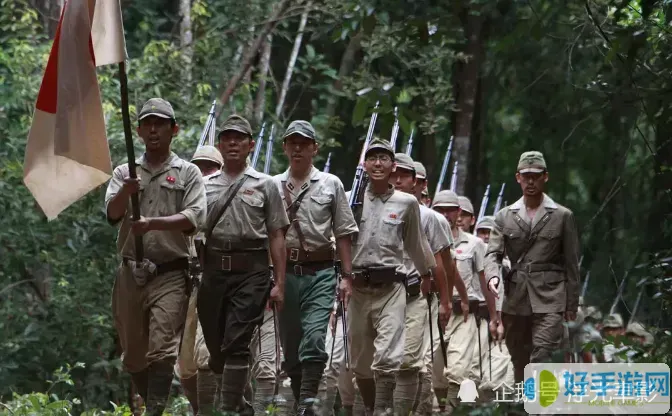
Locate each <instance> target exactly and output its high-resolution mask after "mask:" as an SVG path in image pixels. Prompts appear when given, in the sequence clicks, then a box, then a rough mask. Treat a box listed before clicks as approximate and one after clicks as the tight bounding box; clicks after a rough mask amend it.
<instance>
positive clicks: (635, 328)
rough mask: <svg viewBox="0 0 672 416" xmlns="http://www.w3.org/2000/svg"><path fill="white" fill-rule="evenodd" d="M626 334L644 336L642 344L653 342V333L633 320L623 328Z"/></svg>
mask: <svg viewBox="0 0 672 416" xmlns="http://www.w3.org/2000/svg"><path fill="white" fill-rule="evenodd" d="M625 334H626V335H635V336H638V337H643V338H644V345H651V344H653V335H651V333H650V332H649V331H647V330H646V329H645V328H644V325H642V324H640V323H639V322H633V323H631V324H630V325H628V328H627V329H626V330H625Z"/></svg>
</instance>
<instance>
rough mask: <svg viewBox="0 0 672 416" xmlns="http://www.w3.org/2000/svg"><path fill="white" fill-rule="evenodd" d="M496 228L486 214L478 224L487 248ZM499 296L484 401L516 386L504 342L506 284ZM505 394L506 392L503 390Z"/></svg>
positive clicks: (493, 221)
mask: <svg viewBox="0 0 672 416" xmlns="http://www.w3.org/2000/svg"><path fill="white" fill-rule="evenodd" d="M494 228H495V217H492V216H485V217H483V218H482V219H481V221H479V222H478V224H476V230H475V231H476V236H478V238H480V239H481V241H483V244H485V247H486V249H487V245H488V241H490V231H491V230H493V229H494ZM498 295H499V298H498V299H496V301H495V310H496V311H497V319H498V321H499V322H498V325H497V338H495V337H490V342H489V343H488V345H487V348H488V351H487V353H488V356H487V361H486V359H485V358H483V362H487V365H486V367H485V368H484V369H483V380H482V381H481V385H480V387H479V389H480V391H481V393H480V395H479V398H481V399H482V400H483V401H492V400H494V399H496V398H497V397H496V396H497V391H500V390H501V389H507V391H506V393H511V390H512V389H513V388H514V387H515V386H514V385H515V382H514V381H513V363H512V362H511V355H510V354H509V350H508V349H507V348H506V344H505V343H503V342H502V338H501V337H503V335H504V325H503V324H502V303H503V302H504V286H503V285H500V287H499V292H498ZM502 395H504V392H502Z"/></svg>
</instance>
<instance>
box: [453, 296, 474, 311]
mask: <svg viewBox="0 0 672 416" xmlns="http://www.w3.org/2000/svg"><path fill="white" fill-rule="evenodd" d="M479 303H480V301H478V300H470V301H469V313H470V314H474V315H475V314H477V312H478V305H479ZM453 313H457V314H459V315H462V304H461V303H460V299H453Z"/></svg>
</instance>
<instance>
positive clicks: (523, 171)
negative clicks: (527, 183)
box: [518, 168, 544, 173]
mask: <svg viewBox="0 0 672 416" xmlns="http://www.w3.org/2000/svg"><path fill="white" fill-rule="evenodd" d="M543 171H544V169H542V168H525V169H520V170H519V171H518V173H541V172H543Z"/></svg>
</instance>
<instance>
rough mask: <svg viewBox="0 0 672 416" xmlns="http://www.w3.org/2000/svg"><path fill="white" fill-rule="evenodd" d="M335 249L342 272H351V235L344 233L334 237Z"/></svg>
mask: <svg viewBox="0 0 672 416" xmlns="http://www.w3.org/2000/svg"><path fill="white" fill-rule="evenodd" d="M336 250H337V251H338V258H339V259H340V260H341V267H342V268H343V270H342V272H344V273H346V274H347V273H352V236H351V235H345V236H343V237H339V238H337V239H336Z"/></svg>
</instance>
